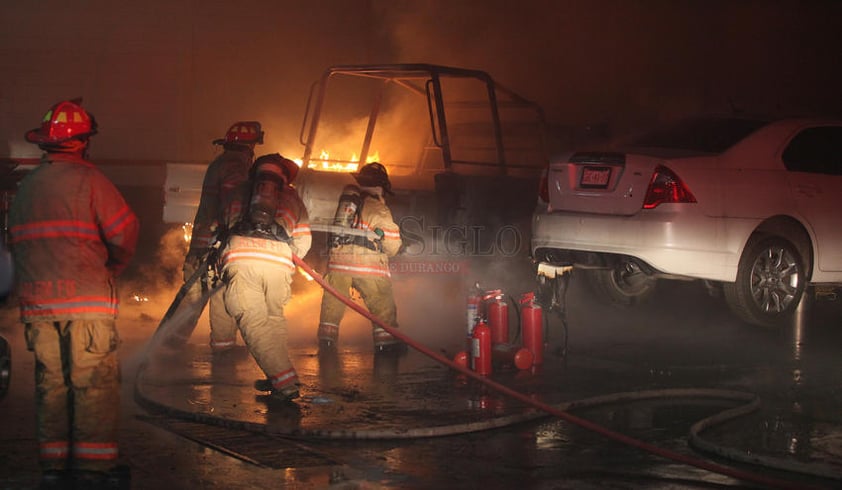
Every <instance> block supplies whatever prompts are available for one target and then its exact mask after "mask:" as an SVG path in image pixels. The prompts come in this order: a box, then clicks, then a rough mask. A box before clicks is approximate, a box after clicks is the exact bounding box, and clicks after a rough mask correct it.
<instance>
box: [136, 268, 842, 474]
mask: <svg viewBox="0 0 842 490" xmlns="http://www.w3.org/2000/svg"><path fill="white" fill-rule="evenodd" d="M293 261H294V262H295V264H296V265H298V266H299V267H301V269H303V270H304V272H306V273H307V274H309V275H310V276H311V277H312V278H313V279H314V280H315V281H316V282H317V283H318V284H319V285H320V286H321V287H322V288H323V289H324V290H325V291H326V292H328V293H329V294H332V295H333V296H335V297H336V298H337V299H339V300H340V301H342V302H343V303H345V304H346V305H347V306H348V307H349V308H351V309H353V310H354V311H356V312H357V313H359V314H360V315H362V316H364V317H365V318H367V319H369V320H370V321H371V322H373V323H374V324H376V325H378V326H380V327H382V328H383V329H384V330H386V331H387V332H388V333H390V334H391V335H392V336H394V337H395V338H397V339H398V340H400V341H402V342H404V343H406V344H407V345H409V346H411V347H412V348H413V349H415V350H417V351H419V352H420V353H422V354H424V355H426V356H427V357H429V358H431V359H433V360H435V361H437V362H439V363H441V364H443V365H446V366H448V367H449V368H451V369H453V370H454V371H457V372H459V373H460V374H463V375H465V376H467V377H469V378H472V379H474V380H476V381H478V382H480V383H482V384H484V385H486V386H488V387H490V388H492V389H494V390H495V391H497V392H499V393H501V394H503V395H506V396H509V397H511V398H514V399H516V400H519V401H521V402H523V403H524V404H526V405H528V406H532V407H534V408H536V409H538V410H539V411H537V412H536V411H524V412H523V413H520V414H514V415H509V416H504V417H497V418H493V419H490V420H483V421H474V422H467V423H460V424H452V425H449V426H439V427H421V428H415V429H401V430H388V429H384V430H364V431H353V430H319V429H301V428H293V429H290V430H279V429H278V428H277V427H274V428H270V427H268V426H267V425H266V424H262V423H256V422H247V421H242V420H232V419H230V418H226V417H221V416H217V415H214V414H210V413H197V412H193V411H189V410H183V409H179V408H177V407H172V406H168V405H166V404H164V403H162V402H159V401H156V400H153V399H152V398H151V397H149V396H147V395H146V394H145V393H144V391H143V387H142V385H143V384H144V383H143V382H142V381H143V378H144V375H145V370H146V368H147V366H148V363H149V360H148V358H144V359H143V360H142V362H141V364H140V366H139V367H138V371H137V374H136V380H135V386H134V398H135V401H136V402H137V403H138V404H139V405H140V406H142V407H144V408H145V409H147V410H149V411H153V412H158V413H162V414H165V415H167V416H171V417H175V418H180V419H186V420H191V421H195V422H199V423H205V424H210V425H216V426H221V427H226V428H232V429H239V430H245V431H250V432H255V433H265V434H267V435H271V436H277V437H288V438H298V439H303V438H310V439H332V440H355V439H368V440H378V439H415V438H425V437H441V436H447V435H455V434H465V433H470V432H477V431H481V430H490V429H495V428H500V427H506V426H510V425H513V424H518V423H523V422H528V421H532V420H537V419H539V418H543V417H545V416H546V414H549V415H553V416H556V417H558V418H560V419H562V420H565V421H567V422H569V423H572V424H575V425H577V426H579V427H582V428H584V429H587V430H590V431H593V432H596V433H598V434H601V435H603V436H605V437H607V438H609V439H612V440H615V441H618V442H621V443H623V444H626V445H628V446H631V447H636V448H638V449H641V450H643V451H646V452H649V453H651V454H654V455H656V456H660V457H663V458H666V459H669V460H673V461H676V462H679V463H683V464H687V465H690V466H695V467H697V468H702V469H705V470H708V471H711V472H714V473H719V474H722V475H726V476H730V477H733V478H736V479H739V480H743V481H748V482H754V483H758V484H762V485H765V486H766V487H768V488H781V489H790V488H800V489H804V488H809V487H805V486H804V485H803V484H798V485H795V484H792V483H789V482H786V481H781V480H775V479H772V478H769V477H766V476H763V475H758V474H756V473H752V472H748V471H742V470H739V469H735V468H730V467H727V466H722V465H718V464H715V463H712V462H710V461H705V460H702V459H699V458H694V457H692V456H690V455H685V454H681V453H677V452H674V451H670V450H668V449H665V448H661V447H658V446H655V445H652V444H649V443H647V442H645V441H641V440H638V439H634V438H632V437H629V436H626V435H624V434H621V433H619V432H615V431H612V430H610V429H608V428H606V427H603V426H600V425H598V424H596V423H594V422H591V421H589V420H587V419H583V418H580V417H577V416H576V415H573V414H571V413H569V412H568V410H572V409H583V408H588V407H592V406H597V405H604V404H607V403H622V402H629V401H639V400H645V399H653V398H662V397H670V398H678V397H687V398H705V397H710V398H720V399H726V400H732V401H741V402H745V404H744V405H742V406H739V407H737V408H734V409H731V410H728V411H726V412H723V413H721V414H718V415H716V416H714V417H711V418H709V419H705V420H702V421H700V422H698V423H696V424H695V425H694V426H693V427H692V428H691V436H690V444H691V446H693V447H696V448H697V449H699V450H702V451H706V452H709V453H712V454H716V455H718V456H720V457H726V458H730V459H733V460H737V461H742V462H746V463H751V464H755V465H763V466H769V467H774V468H776V469H782V470H785V471H791V472H797V473H803V474H807V475H811V476H815V477H819V478H833V479H836V480H839V479H840V478H842V476H840V475H839V474H838V473H836V472H834V470H833V469H832V468H823V467H817V466H816V465H806V464H799V463H790V462H781V461H779V460H777V459H775V458H763V457H761V456H756V455H748V456H747V455H745V454H744V452H742V451H731V450H728V449H723V448H719V447H717V446H714V445H712V444H710V443H707V442H705V441H704V440H702V439H701V438H700V437H699V435H698V434H699V433H700V432H702V431H703V430H705V429H707V428H709V427H711V426H712V425H714V424H715V423H722V422H724V421H726V420H730V419H733V418H736V417H740V416H742V415H745V414H747V413H750V412H751V411H754V410H756V409H757V407H758V406H759V400H758V399H757V397H756V396H755V395H751V394H747V393H740V392H733V391H723V390H698V389H674V390H653V391H638V392H630V393H618V394H613V395H605V396H598V397H594V398H589V399H584V400H578V401H574V402H566V403H562V404H560V405H556V406H552V405H548V404H546V403H543V402H541V401H538V400H535V399H533V398H531V397H529V396H527V395H525V394H523V393H520V392H518V391H515V390H513V389H511V388H509V387H507V386H505V385H502V384H500V383H498V382H496V381H494V380H492V379H489V378H487V377H485V376H481V375H479V374H477V373H475V372H474V371H472V370H470V369H468V368H467V367H463V366H460V365H459V364H456V363H455V362H453V361H451V360H450V359H448V358H446V357H444V356H443V355H441V354H439V353H437V352H435V351H433V350H431V349H429V348H428V347H426V346H424V345H422V344H419V343H417V342H415V341H414V340H413V339H412V338H410V337H409V336H407V335H406V334H404V333H403V332H401V331H400V330H399V329H396V328H394V327H393V326H391V325H388V324H386V323H385V322H383V321H382V320H380V319H379V318H377V317H375V316H374V315H372V314H371V313H369V312H368V310H366V309H365V308H363V307H362V306H360V305H359V304H357V303H356V302H353V301H351V300H349V299H348V298H346V297H345V296H344V295H342V294H341V293H339V292H338V291H337V290H336V289H335V288H333V287H332V286H330V285H329V284H328V283H327V282H325V280H324V278H323V277H322V276H321V275H320V274H319V273H317V272H316V271H314V270H313V269H312V268H311V267H310V266H309V265H308V264H307V263H305V262H304V261H303V260H301V259H300V258H299V257H297V256H293ZM214 292H217V291H216V290H212V291H209V292H208V293H205V294H206V295H207V296H210V294H212V293H214ZM518 316H519V315H518Z"/></svg>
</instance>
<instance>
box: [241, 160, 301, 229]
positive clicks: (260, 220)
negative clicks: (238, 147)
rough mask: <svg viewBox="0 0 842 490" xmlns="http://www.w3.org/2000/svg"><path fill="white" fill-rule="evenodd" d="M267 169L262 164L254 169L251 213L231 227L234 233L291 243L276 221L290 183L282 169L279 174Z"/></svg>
mask: <svg viewBox="0 0 842 490" xmlns="http://www.w3.org/2000/svg"><path fill="white" fill-rule="evenodd" d="M257 167H259V168H257ZM267 167H268V165H259V163H258V162H255V165H254V166H253V167H252V170H253V171H254V172H253V173H252V175H251V176H250V177H251V178H250V181H251V183H252V186H251V191H250V194H249V199H248V211H247V212H246V213H244V214H243V216H242V217H241V218H240V220H239V221H237V223H236V224H234V226H232V227H231V234H232V235H239V236H246V237H254V238H262V239H265V240H275V241H279V242H286V243H291V241H292V238H291V237H290V236H289V233H287V231H286V229H285V228H284V227H283V226H281V225H279V224H278V223H277V222H276V221H275V215H276V214H277V212H278V205H279V203H280V200H281V194H282V193H283V192H284V188H285V187H286V185H287V180H286V178H285V177H284V176H282V175H281V173H280V169H278V171H277V172H276V171H274V169H267ZM264 169H267V170H264Z"/></svg>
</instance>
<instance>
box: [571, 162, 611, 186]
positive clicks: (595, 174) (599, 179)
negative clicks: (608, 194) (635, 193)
mask: <svg viewBox="0 0 842 490" xmlns="http://www.w3.org/2000/svg"><path fill="white" fill-rule="evenodd" d="M610 177H611V167H590V166H587V167H584V168H583V169H582V177H581V178H580V180H579V185H580V186H581V187H585V188H588V189H605V188H606V187H608V180H609V178H610Z"/></svg>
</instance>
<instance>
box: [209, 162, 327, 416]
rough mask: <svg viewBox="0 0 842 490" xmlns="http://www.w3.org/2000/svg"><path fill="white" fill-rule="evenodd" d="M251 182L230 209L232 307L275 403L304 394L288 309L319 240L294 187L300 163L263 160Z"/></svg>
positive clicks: (226, 264)
mask: <svg viewBox="0 0 842 490" xmlns="http://www.w3.org/2000/svg"><path fill="white" fill-rule="evenodd" d="M249 174H250V178H249V180H248V181H246V182H244V183H243V184H242V185H241V186H240V188H239V189H238V191H237V192H235V193H232V198H231V199H230V200H229V201H228V202H227V203H226V204H225V206H224V209H223V218H224V221H223V224H225V225H226V226H227V227H228V229H229V233H228V237H227V239H226V240H225V243H224V245H223V247H222V250H221V253H220V268H221V271H222V280H223V281H224V283H225V290H224V291H223V295H224V296H223V298H224V301H225V307H226V308H227V310H228V312H230V313H231V315H232V316H233V317H234V319H235V320H236V323H237V326H238V327H239V331H240V334H241V335H242V337H243V340H244V341H245V344H246V346H247V347H248V350H249V352H250V353H251V355H252V356H253V357H254V360H255V361H256V362H257V365H258V366H259V367H260V369H261V370H262V371H263V373H264V374H265V375H266V379H259V380H257V381H255V384H254V386H255V388H256V389H257V390H259V391H265V392H270V393H271V395H270V396H271V399H275V400H280V401H284V402H287V401H290V400H293V399H295V398H297V397H298V396H299V389H298V386H299V383H298V375H297V373H296V371H295V368H294V367H293V365H292V362H291V361H290V359H289V354H288V352H287V337H288V334H287V322H286V318H285V317H284V306H285V305H286V303H287V302H288V301H289V299H290V296H291V294H292V291H291V284H292V276H293V273H294V272H295V265H294V263H293V261H292V255H293V254H295V255H296V256H298V257H304V256H305V255H306V254H307V252H308V251H309V250H310V244H311V240H312V239H311V235H310V224H309V218H308V215H307V209H306V208H305V207H304V203H303V202H302V201H301V199H300V198H299V196H298V193H297V192H296V190H295V189H294V188H293V187H292V186H291V185H290V184H291V183H292V181H293V180H294V179H295V176H296V175H297V174H298V165H296V164H295V162H293V161H291V160H289V159H286V158H284V157H282V156H281V155H279V154H278V153H273V154H269V155H264V156H261V157H260V158H258V159H257V160H255V162H254V165H253V166H252V168H251V169H250V172H249Z"/></svg>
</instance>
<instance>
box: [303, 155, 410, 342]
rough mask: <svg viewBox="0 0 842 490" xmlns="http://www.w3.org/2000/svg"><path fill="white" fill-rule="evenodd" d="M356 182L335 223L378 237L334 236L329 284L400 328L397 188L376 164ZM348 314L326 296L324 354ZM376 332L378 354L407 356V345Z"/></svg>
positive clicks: (379, 330) (321, 331)
mask: <svg viewBox="0 0 842 490" xmlns="http://www.w3.org/2000/svg"><path fill="white" fill-rule="evenodd" d="M354 177H355V178H356V180H357V183H358V184H359V186H347V187H346V188H345V190H344V191H343V193H342V196H341V197H340V199H339V205H338V207H337V214H336V224H339V225H341V226H345V227H347V228H350V229H356V230H362V231H370V232H373V233H374V234H375V236H376V237H377V238H376V239H374V240H372V239H370V238H368V237H366V236H364V234H363V233H354V234H350V233H349V234H347V235H342V234H341V233H340V234H335V235H334V236H332V238H331V244H330V245H331V248H330V252H329V257H328V264H327V273H326V274H325V281H327V283H328V284H330V285H331V286H333V287H334V288H335V289H336V290H338V291H340V292H342V293H344V294H349V293H350V290H351V288H354V289H355V290H357V291H358V292H359V293H360V296H361V297H362V299H363V301H364V302H365V305H366V307H367V308H368V310H369V311H370V312H371V314H373V315H374V316H376V317H378V318H379V319H381V320H382V321H383V322H384V323H386V324H387V325H391V326H394V327H395V328H397V327H398V322H397V308H396V306H395V299H394V294H393V292H392V280H391V274H390V272H389V257H393V256H395V255H396V254H397V253H398V251H399V250H400V247H401V235H400V228H399V227H398V225H397V224H396V223H395V221H394V219H393V218H392V212H391V211H390V210H389V207H388V206H387V205H386V201H385V198H384V195H392V194H393V193H392V185H391V182H390V181H389V175H388V173H387V172H386V167H384V166H383V165H382V164H380V163H376V162H375V163H369V164H367V165H365V166H363V167H362V168H361V169H360V171H359V173H357V174H355V175H354ZM344 313H345V304H344V303H343V302H342V301H340V300H339V299H337V298H336V297H334V296H333V295H331V294H328V293H327V292H325V293H324V294H323V296H322V305H321V315H320V318H319V329H318V340H319V352H320V353H330V352H335V350H336V343H337V340H338V338H339V323H340V322H341V321H342V316H343V315H344ZM372 327H373V337H374V351H375V353H398V354H401V353H404V352H406V344H404V343H403V342H401V341H400V340H398V339H396V338H395V337H394V336H392V335H391V334H390V333H388V332H387V331H386V330H385V329H383V328H382V327H380V326H378V325H376V324H373V325H372Z"/></svg>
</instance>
